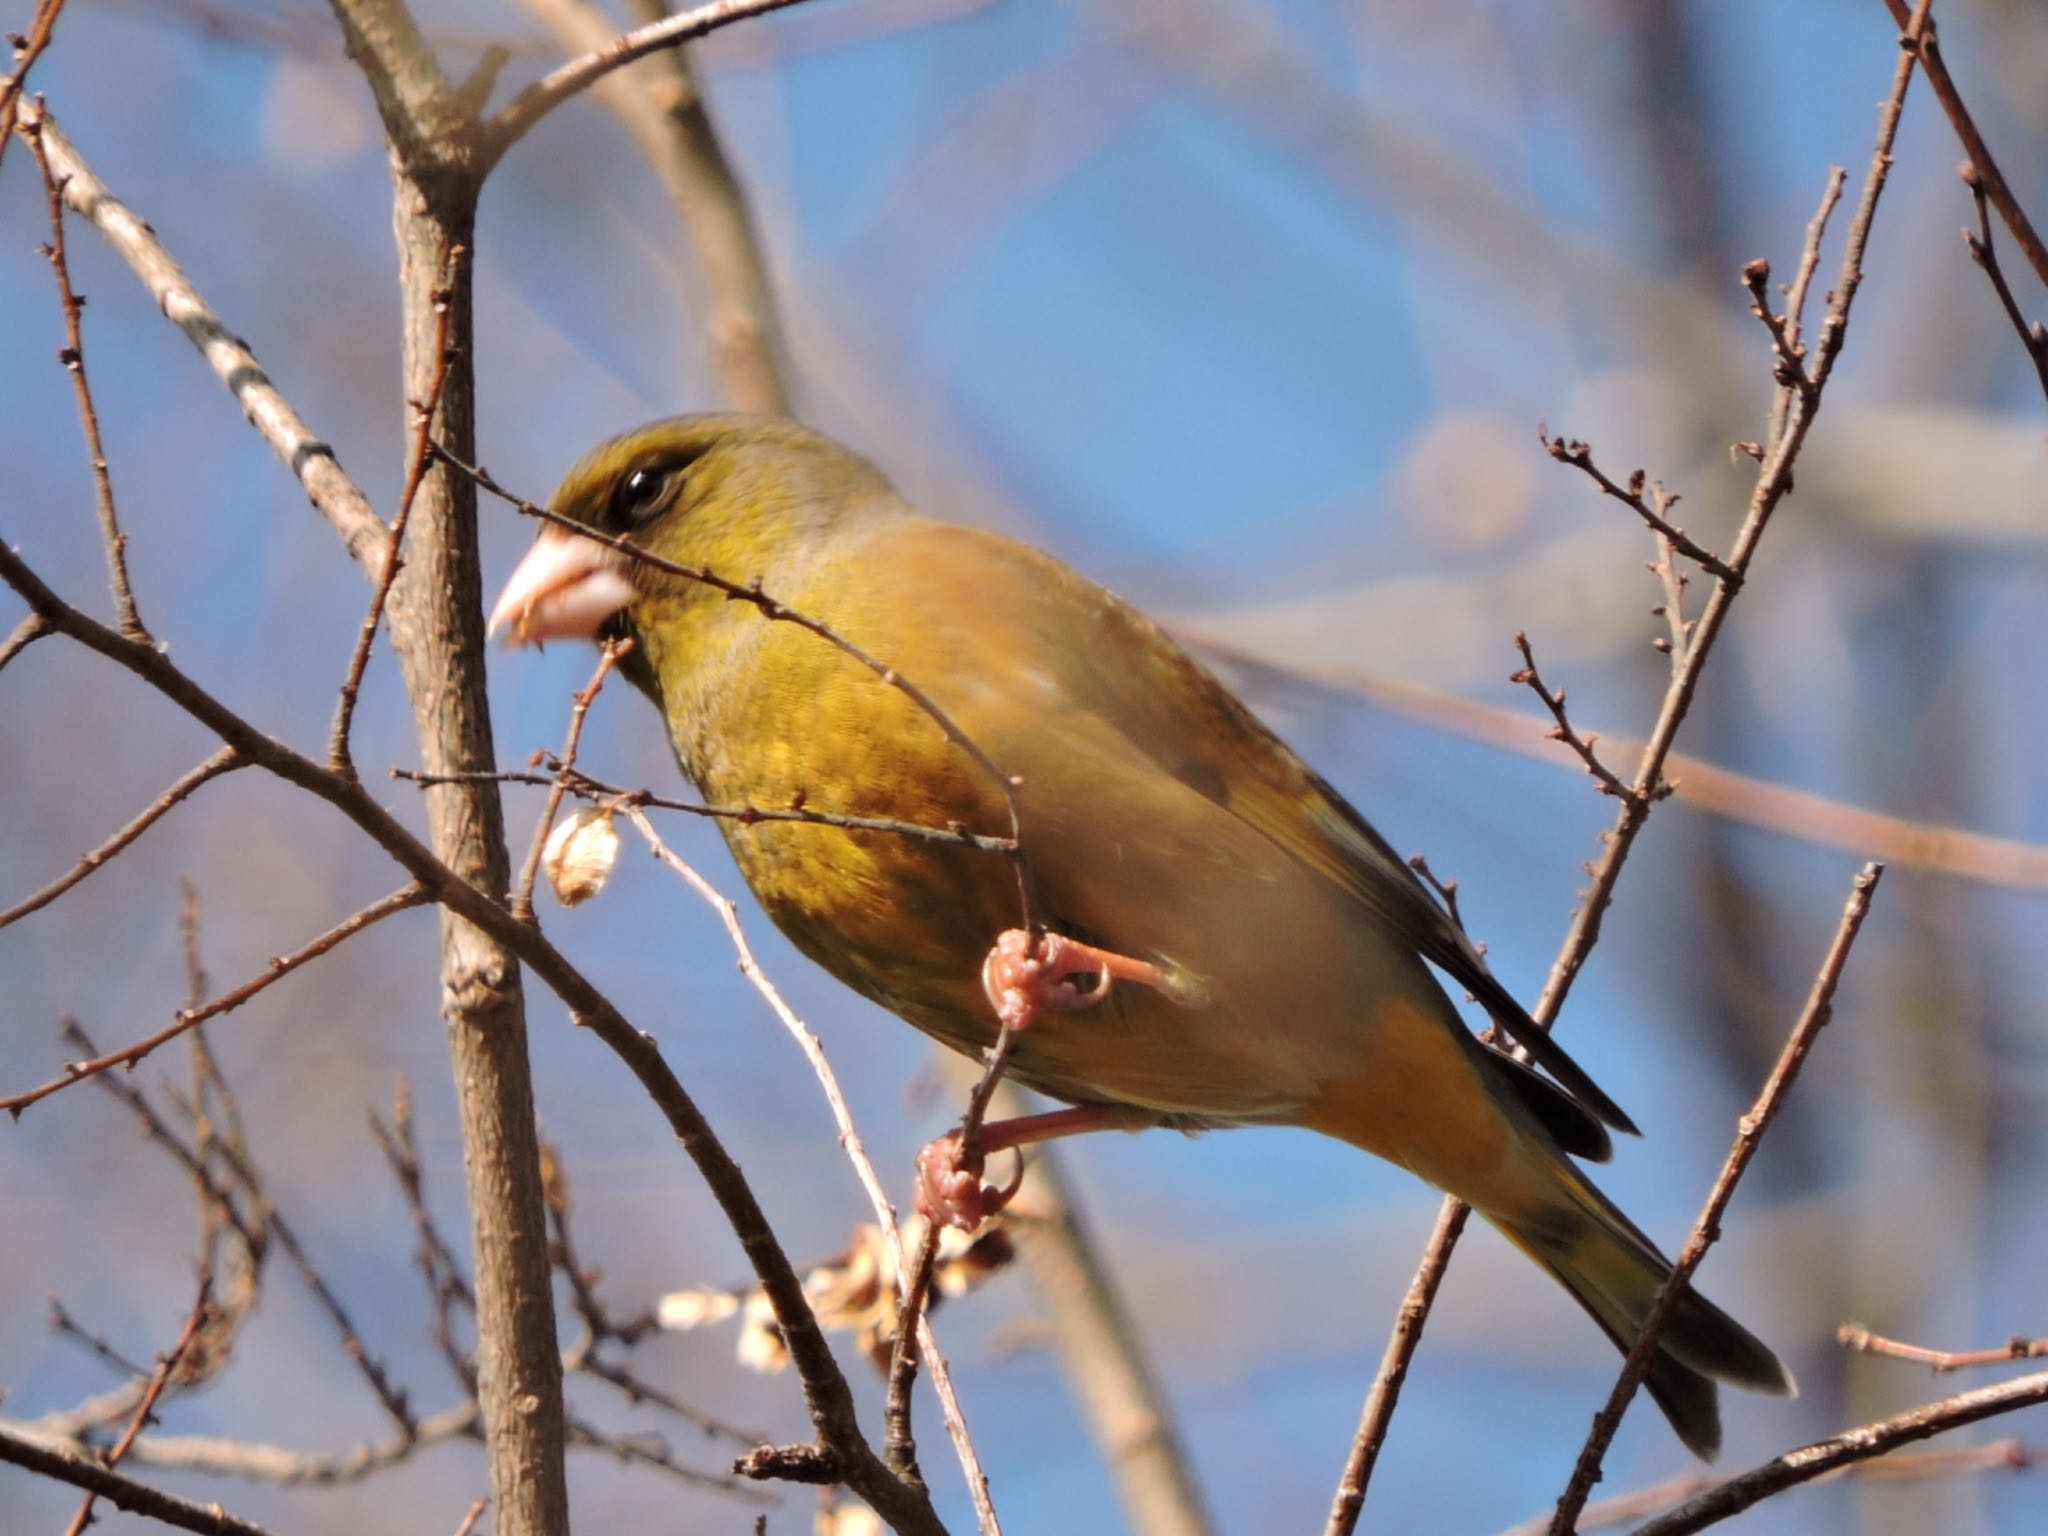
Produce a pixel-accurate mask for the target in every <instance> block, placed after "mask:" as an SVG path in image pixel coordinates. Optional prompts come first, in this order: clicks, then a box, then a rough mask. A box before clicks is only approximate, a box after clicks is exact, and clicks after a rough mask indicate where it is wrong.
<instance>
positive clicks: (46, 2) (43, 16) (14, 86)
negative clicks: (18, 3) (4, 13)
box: [0, 0, 64, 162]
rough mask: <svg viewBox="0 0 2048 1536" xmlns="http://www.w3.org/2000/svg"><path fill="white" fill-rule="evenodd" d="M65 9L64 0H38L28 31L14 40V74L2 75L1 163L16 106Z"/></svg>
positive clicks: (12, 124) (10, 136) (12, 132)
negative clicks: (59, 14)
mask: <svg viewBox="0 0 2048 1536" xmlns="http://www.w3.org/2000/svg"><path fill="white" fill-rule="evenodd" d="M63 9H64V0H36V13H35V15H34V16H33V17H32V18H31V19H30V21H29V24H28V32H27V34H26V35H25V36H23V37H20V38H18V39H15V40H14V44H15V46H14V73H12V74H11V75H7V76H6V77H4V78H0V162H5V160H6V159H7V145H8V141H9V140H11V139H12V138H13V137H14V120H15V108H16V106H17V104H18V103H19V102H20V100H21V93H22V90H23V88H24V87H25V86H26V85H27V84H28V72H29V71H30V70H31V69H33V68H35V63H36V60H37V59H39V58H41V57H42V56H43V50H44V49H46V48H48V47H49V46H50V34H51V33H52V32H53V31H55V30H56V26H57V13H58V12H59V11H61V10H63Z"/></svg>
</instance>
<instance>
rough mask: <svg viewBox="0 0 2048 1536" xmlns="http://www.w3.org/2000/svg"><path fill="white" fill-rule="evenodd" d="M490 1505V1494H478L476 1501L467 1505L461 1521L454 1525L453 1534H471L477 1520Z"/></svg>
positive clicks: (461, 1535) (468, 1535)
mask: <svg viewBox="0 0 2048 1536" xmlns="http://www.w3.org/2000/svg"><path fill="white" fill-rule="evenodd" d="M490 1507H491V1497H490V1495H489V1494H487V1493H480V1494H478V1495H477V1496H476V1502H475V1503H473V1504H471V1505H470V1506H469V1513H468V1514H466V1515H464V1516H463V1517H462V1523H461V1524H460V1525H458V1526H456V1527H455V1536H472V1533H473V1532H474V1531H475V1530H476V1526H477V1522H478V1521H479V1520H481V1519H483V1517H484V1511H485V1510H487V1509H489V1508H490Z"/></svg>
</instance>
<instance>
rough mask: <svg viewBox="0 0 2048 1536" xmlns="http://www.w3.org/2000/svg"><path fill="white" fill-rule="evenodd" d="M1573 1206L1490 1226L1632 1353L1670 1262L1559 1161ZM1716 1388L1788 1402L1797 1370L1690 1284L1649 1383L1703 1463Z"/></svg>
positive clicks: (1715, 1419)
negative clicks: (1721, 1386)
mask: <svg viewBox="0 0 2048 1536" xmlns="http://www.w3.org/2000/svg"><path fill="white" fill-rule="evenodd" d="M1557 1169H1558V1174H1559V1179H1558V1182H1559V1184H1560V1185H1561V1186H1562V1187H1563V1192H1564V1193H1565V1194H1567V1195H1568V1196H1569V1204H1568V1205H1565V1206H1563V1207H1561V1208H1553V1209H1551V1210H1547V1211H1544V1212H1543V1213H1542V1214H1541V1215H1540V1216H1538V1217H1536V1218H1534V1219H1531V1220H1522V1221H1518V1220H1515V1219H1512V1218H1508V1217H1505V1216H1501V1215H1498V1214H1490V1215H1489V1219H1490V1220H1491V1221H1492V1222H1493V1223H1494V1225H1495V1226H1497V1227H1499V1228H1500V1229H1501V1231H1502V1232H1503V1233H1505V1234H1506V1235H1507V1237H1508V1239H1509V1240H1510V1241H1511V1242H1513V1243H1514V1244H1515V1246H1516V1247H1518V1248H1520V1249H1522V1250H1523V1252H1525V1253H1527V1254H1528V1255H1529V1256H1530V1257H1531V1258H1533V1259H1535V1260H1536V1262H1537V1263H1539V1264H1541V1265H1542V1266H1543V1267H1544V1268H1545V1269H1547V1270H1549V1271H1550V1273H1551V1274H1553V1275H1555V1276H1556V1277H1557V1279H1558V1283H1559V1284H1561V1285H1563V1286H1564V1288H1565V1289H1566V1290H1567V1291H1569V1292H1571V1295H1572V1298H1573V1299H1574V1300H1575V1301H1577V1302H1578V1304H1579V1305H1580V1306H1582V1307H1584V1308H1585V1309H1586V1312H1587V1313H1588V1315H1590V1316H1591V1317H1592V1319H1593V1321H1594V1322H1596V1323H1598V1324H1599V1325H1600V1328H1601V1331H1602V1332H1603V1333H1605V1334H1606V1335H1607V1336H1608V1337H1609V1338H1610V1339H1612V1340H1614V1343H1615V1346H1616V1347H1617V1348H1619V1349H1621V1350H1622V1351H1623V1352H1626V1351H1627V1350H1628V1349H1629V1347H1630V1346H1631V1345H1632V1344H1633V1343H1634V1341H1635V1336H1636V1330H1637V1329H1638V1328H1639V1327H1640V1326H1641V1324H1642V1320H1643V1318H1644V1317H1646V1316H1647V1315H1648V1314H1649V1310H1650V1303H1651V1302H1652V1301H1654V1300H1655V1299H1656V1296H1657V1292H1658V1291H1659V1290H1660V1289H1661V1288H1662V1287H1663V1284H1664V1281H1665V1279H1666V1277H1667V1276H1669V1275H1670V1273H1671V1265H1670V1263H1669V1261H1667V1260H1666V1259H1665V1257H1664V1256H1663V1255H1662V1254H1661V1253H1659V1252H1658V1251H1657V1249H1656V1247H1655V1245H1654V1244H1652V1243H1651V1242H1650V1240H1649V1239H1648V1238H1646V1237H1645V1236H1643V1234H1642V1233H1641V1232H1640V1231H1638V1230H1637V1229H1636V1227H1635V1224H1634V1223H1632V1222H1631V1221H1630V1220H1629V1219H1628V1218H1627V1217H1626V1216H1624V1215H1622V1214H1621V1212H1620V1211H1619V1210H1617V1209H1616V1208H1615V1207H1614V1205H1613V1204H1612V1203H1611V1202H1610V1201H1609V1200H1608V1199H1607V1197H1606V1196H1605V1195H1602V1194H1601V1193H1600V1192H1599V1191H1598V1190H1597V1189H1595V1188H1593V1186H1592V1185H1590V1184H1588V1183H1587V1182H1586V1181H1585V1180H1584V1179H1582V1178H1580V1177H1579V1176H1578V1173H1577V1172H1576V1170H1574V1169H1572V1168H1570V1167H1569V1166H1567V1165H1565V1164H1564V1163H1563V1162H1562V1161H1560V1162H1559V1163H1558V1165H1557ZM1717 1381H1725V1382H1727V1383H1729V1384H1730V1385H1732V1386H1738V1387H1745V1388H1747V1389H1749V1390H1750V1391H1752V1392H1768V1393H1771V1394H1773V1395H1774V1396H1779V1397H1790V1396H1791V1395H1793V1393H1794V1392H1796V1391H1797V1390H1798V1389H1797V1388H1796V1387H1795V1386H1794V1385H1793V1381H1792V1373H1791V1372H1790V1371H1788V1370H1786V1369H1785V1364H1784V1362H1783V1361H1781V1360H1780V1359H1779V1358H1778V1357H1777V1356H1776V1355H1775V1354H1773V1353H1772V1352H1771V1350H1770V1347H1769V1346H1768V1345H1766V1344H1765V1343H1764V1342H1763V1341H1762V1340H1761V1339H1759V1338H1757V1336H1756V1335H1755V1334H1753V1333H1751V1332H1750V1331H1749V1330H1748V1329H1747V1328H1745V1327H1743V1326H1742V1325H1741V1324H1740V1323H1738V1322H1736V1321H1735V1319H1734V1318H1732V1317H1730V1316H1729V1315H1728V1314H1727V1313H1726V1312H1723V1311H1722V1310H1721V1309H1720V1308H1719V1307H1717V1306H1715V1305H1714V1304H1713V1303H1712V1302H1711V1301H1708V1300H1707V1299H1706V1298H1705V1297H1704V1296H1702V1295H1700V1294H1699V1292H1697V1291H1695V1290H1693V1289H1692V1288H1691V1287H1690V1286H1688V1287H1686V1290H1685V1292H1684V1294H1683V1295H1682V1296H1680V1298H1679V1301H1678V1306H1677V1309H1676V1310H1675V1311H1674V1312H1673V1313H1672V1314H1671V1316H1670V1318H1669V1319H1668V1320H1667V1321H1666V1323H1665V1325H1664V1329H1663V1332H1662V1333H1661V1334H1660V1335H1659V1336H1658V1341H1657V1353H1656V1354H1655V1355H1654V1356H1653V1357H1652V1358H1651V1361H1650V1370H1649V1374H1648V1376H1646V1377H1645V1378H1644V1383H1643V1384H1644V1386H1645V1387H1647V1388H1648V1389H1649V1393H1650V1397H1651V1400H1652V1401H1654V1402H1655V1403H1656V1404H1657V1406H1658V1407H1659V1408H1661V1409H1662V1410H1663V1411H1664V1417H1665V1418H1667V1419H1669V1420H1670V1421H1671V1427H1672V1428H1673V1429H1674V1430H1676V1431H1677V1432H1678V1438H1679V1439H1680V1440H1683V1441H1684V1442H1685V1444H1686V1447H1687V1448H1688V1449H1689V1450H1691V1451H1692V1453H1693V1454H1694V1455H1696V1456H1698V1457H1700V1458H1701V1459H1702V1460H1706V1461H1711V1460H1713V1458H1714V1456H1715V1454H1716V1453H1717V1452H1718V1451H1719V1450H1720V1449H1721V1410H1720V1403H1719V1393H1718V1392H1717V1391H1716V1389H1715V1383H1716V1382H1717Z"/></svg>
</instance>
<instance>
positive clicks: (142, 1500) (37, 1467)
mask: <svg viewBox="0 0 2048 1536" xmlns="http://www.w3.org/2000/svg"><path fill="white" fill-rule="evenodd" d="M0 1461H5V1462H9V1463H11V1464H13V1465H14V1466H17V1467H22V1468H25V1469H26V1470H28V1471H30V1472H33V1473H35V1474H36V1475H37V1476H38V1477H47V1478H51V1479H54V1480H55V1481H57V1482H60V1483H69V1484H71V1485H72V1486H73V1487H74V1488H85V1489H89V1490H91V1491H92V1492H94V1493H96V1494H98V1495H99V1496H100V1497H101V1498H103V1499H105V1500H106V1501H107V1502H108V1503H109V1504H112V1505H113V1506H114V1507H115V1508H116V1509H125V1510H129V1511H131V1512H133V1513H135V1514H138V1515H145V1516H147V1517H148V1518H150V1519H152V1520H161V1521H162V1522H163V1523H164V1524H165V1525H169V1526H175V1527H176V1528H177V1529H179V1530H181V1531H198V1532H200V1533H202V1536H270V1533H269V1532H268V1531H266V1530H264V1528H263V1527H262V1526H260V1525H257V1524H255V1523H253V1522H252V1521H248V1520H243V1519H240V1518H238V1517H237V1516H234V1515H231V1514H229V1513H228V1512H227V1511H226V1510H224V1509H222V1508H221V1507H220V1506H219V1505H218V1504H215V1505H204V1504H195V1503H193V1502H192V1501H191V1500H190V1499H181V1498H179V1497H178V1496H177V1495H176V1494H172V1493H165V1492H163V1491H162V1490H161V1489H157V1488H152V1487H150V1486H149V1485H148V1484H147V1483H138V1482H136V1481H135V1480H134V1479H133V1478H131V1477H124V1476H123V1475H122V1474H121V1473H119V1472H110V1471H108V1470H107V1469H106V1468H105V1467H103V1466H101V1465H100V1464H99V1463H98V1462H97V1461H94V1460H91V1459H90V1458H88V1457H85V1456H81V1455H76V1454H74V1453H72V1452H70V1451H67V1450H60V1449H58V1448H57V1447H55V1446H51V1445H44V1444H41V1443H39V1442H37V1441H36V1440H33V1439H30V1438H29V1437H28V1436H26V1435H23V1434H21V1433H19V1432H18V1431H16V1430H13V1429H10V1428H7V1427H5V1426H0Z"/></svg>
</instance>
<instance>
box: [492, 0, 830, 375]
mask: <svg viewBox="0 0 2048 1536" xmlns="http://www.w3.org/2000/svg"><path fill="white" fill-rule="evenodd" d="M526 7H527V9H528V10H530V11H532V12H533V13H534V14H535V15H537V16H538V17H539V18H540V19H541V21H542V22H543V23H544V24H545V25H546V26H547V28H548V29H549V30H550V31H551V32H553V33H554V35H555V37H556V40H557V41H559V42H560V43H561V44H562V46H563V47H564V48H565V49H568V50H569V51H571V52H595V51H596V50H598V49H601V48H604V47H606V46H608V45H609V44H610V42H611V41H612V37H613V31H612V23H611V21H610V20H609V19H608V18H607V17H606V16H605V14H604V12H603V11H602V10H600V9H599V8H598V7H597V6H596V5H595V4H593V3H592V0H526ZM630 10H631V12H632V14H633V15H634V16H635V17H636V18H637V19H638V20H639V21H641V22H643V23H645V24H648V25H655V24H658V23H661V22H664V21H666V20H668V19H669V17H670V12H669V9H668V6H667V5H666V3H665V0H634V3H633V4H632V5H631V7H630ZM596 90H597V94H598V97H599V99H601V100H602V101H603V102H604V103H605V104H606V105H607V106H609V107H610V108H611V109H612V111H613V112H614V113H615V114H617V116H618V118H619V121H620V122H621V123H623V124H624V125H625V128H626V131H627V132H628V133H630V134H631V135H632V137H633V140H634V142H635V143H636V144H638V146H639V148H640V154H641V157H642V158H643V159H645V160H646V161H647V163H648V165H649V166H651V167H652V168H653V170H654V173H655V174H656V175H657V176H659V177H660V178H661V184H662V187H663V189H664V190H666V191H667V193H668V198H669V202H670V204H671V205H672V206H673V207H674V208H675V212H676V218H677V220H678V221H679V222H680V223H681V225H682V227H683V231H684V234H685V236H686V237H687V239H688V243H689V247H690V250H691V252H692V253H693V254H694V255H695V257H696V262H697V269H698V271H699V272H700V273H701V274H702V276H703V279H704V289H705V295H704V315H703V321H702V328H703V332H704V337H705V341H706V344H707V347H708V350H709V353H710V360H711V367H712V372H713V373H714V375H715V376H716V377H717V379H718V381H719V392H720V393H721V394H723V395H724V396H725V400H726V403H727V404H728V405H730V406H732V407H733V408H734V409H735V410H741V411H755V412H759V413H761V414H764V415H769V416H787V415H788V414H789V413H790V399H789V387H788V381H787V372H788V370H787V365H786V363H785V361H784V357H785V350H784V347H783V343H782V321H781V316H780V313H779V309H778V306H777V304H776V302H775V290H774V287H773V285H772V284H771V283H770V282H769V279H768V263H767V258H766V257H765V256H764V254H763V253H762V250H761V240H760V235H759V233H758V232H757V231H756V229H755V225H754V217H753V213H752V211H751V210H750V209H749V208H748V206H747V199H746V195H745V193H744V192H743V191H742V190H741V187H740V183H739V178H738V176H737V175H736V174H735V173H734V171H733V166H732V161H731V159H730V157H729V156H727V154H726V152H725V145H724V144H723V143H722V142H721V141H720V139H719V135H718V130H717V127H716V125H715V124H713V122H712V120H711V114H710V112H709V110H708V109H707V107H706V105H705V101H704V93H703V90H702V88H701V87H700V86H699V84H698V82H697V74H696V71H695V69H694V68H693V67H692V66H691V63H690V53H689V50H688V49H687V48H685V47H675V48H665V49H662V50H661V51H660V52H658V53H655V54H653V55H651V56H650V58H649V60H648V62H647V68H646V69H644V70H636V71H633V72H631V73H620V74H613V75H607V76H605V77H604V78H603V79H601V80H599V81H598V82H597V85H596Z"/></svg>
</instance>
